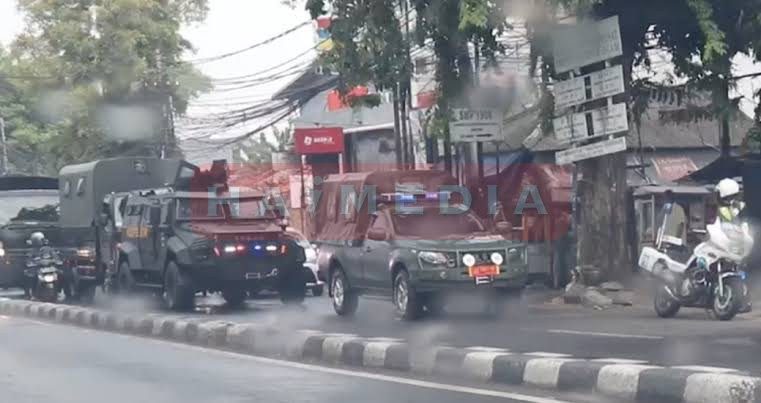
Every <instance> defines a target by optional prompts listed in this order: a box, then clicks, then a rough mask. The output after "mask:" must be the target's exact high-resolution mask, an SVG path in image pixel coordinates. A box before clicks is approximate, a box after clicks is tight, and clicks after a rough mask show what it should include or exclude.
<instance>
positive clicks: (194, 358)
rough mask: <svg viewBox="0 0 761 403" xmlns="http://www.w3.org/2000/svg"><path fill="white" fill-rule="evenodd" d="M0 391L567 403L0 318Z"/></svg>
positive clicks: (163, 399)
mask: <svg viewBox="0 0 761 403" xmlns="http://www.w3.org/2000/svg"><path fill="white" fill-rule="evenodd" d="M0 340H3V343H0V390H2V396H3V398H2V400H3V401H7V402H14V403H37V402H49V403H69V402H71V403H90V402H92V403H102V402H104V401H107V402H110V403H122V402H123V403H134V402H152V403H153V402H155V403H193V402H203V403H236V402H241V403H242V402H246V403H249V402H265V403H280V402H282V403H296V402H298V403H301V402H304V403H333V402H365V403H388V402H393V403H429V402H430V403H476V402H478V403H497V402H500V403H508V402H513V403H518V402H533V403H564V402H567V403H576V402H594V401H601V400H599V399H596V398H595V399H592V398H591V397H588V396H578V395H574V396H572V395H568V396H555V397H554V398H553V397H551V396H550V393H548V392H537V391H527V390H524V389H520V388H510V389H506V388H503V389H500V388H498V387H489V388H484V387H483V386H474V385H465V384H463V385H460V384H457V385H453V384H446V383H439V382H437V381H436V380H431V379H429V380H426V379H410V378H408V377H407V378H398V377H395V376H393V374H379V373H367V372H358V371H356V370H351V371H349V370H342V369H340V368H326V367H318V366H311V365H306V364H299V363H290V362H283V361H277V360H270V359H263V358H257V357H250V356H245V355H239V354H234V353H228V352H221V351H215V350H209V349H202V348H197V347H191V346H185V345H179V344H172V343H169V342H163V341H156V340H148V339H142V338H137V337H131V336H123V335H117V334H113V333H107V332H99V331H88V330H85V329H79V328H73V327H67V326H59V325H53V324H43V323H38V322H34V321H28V320H23V319H15V318H8V317H0Z"/></svg>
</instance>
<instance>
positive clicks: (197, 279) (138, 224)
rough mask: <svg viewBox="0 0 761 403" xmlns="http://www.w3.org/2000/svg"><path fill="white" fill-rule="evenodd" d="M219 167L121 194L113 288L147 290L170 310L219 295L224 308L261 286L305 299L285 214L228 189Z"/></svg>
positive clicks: (285, 297) (265, 200) (301, 259)
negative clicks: (203, 295) (209, 294)
mask: <svg viewBox="0 0 761 403" xmlns="http://www.w3.org/2000/svg"><path fill="white" fill-rule="evenodd" d="M223 165H224V162H218V163H217V164H216V167H215V166H213V167H212V169H211V170H210V171H205V172H201V171H197V172H196V174H195V175H194V177H193V179H192V180H190V181H188V180H180V181H178V183H177V184H176V185H175V186H172V187H164V188H158V189H146V190H140V191H134V192H129V193H128V194H126V195H124V196H125V199H123V200H125V202H123V203H120V210H121V212H122V213H123V216H122V218H121V219H122V225H121V237H120V240H119V244H118V246H117V262H118V265H117V266H116V267H115V271H113V272H112V273H110V274H112V276H113V278H112V281H113V283H114V285H115V287H114V289H115V290H118V292H120V293H129V292H133V291H135V290H138V289H141V290H153V291H154V292H156V293H157V294H160V295H162V297H163V299H164V302H165V303H166V305H167V307H169V308H170V309H174V310H188V309H192V308H193V307H194V306H195V303H194V302H195V295H196V293H198V292H221V293H222V295H223V297H224V298H225V300H226V301H227V303H228V306H239V305H241V304H242V303H243V302H244V301H245V298H246V296H247V294H248V292H249V291H252V290H257V289H264V288H266V289H273V290H277V291H278V292H279V294H280V298H281V300H282V301H283V302H284V303H300V302H302V301H303V300H304V296H305V293H306V279H307V277H306V276H305V270H308V269H306V268H305V267H304V263H305V260H306V259H305V254H304V250H303V248H302V247H300V246H299V245H298V244H297V242H296V241H294V240H292V239H290V237H288V236H287V235H286V233H285V228H286V225H287V222H286V220H285V219H284V215H283V214H281V213H280V212H278V208H277V207H276V206H275V205H274V202H273V200H272V199H270V198H269V197H268V196H266V195H265V194H264V193H262V192H255V191H251V190H245V189H237V188H229V187H228V186H227V183H226V175H225V173H224V168H223ZM220 171H221V174H220Z"/></svg>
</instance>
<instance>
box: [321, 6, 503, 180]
mask: <svg viewBox="0 0 761 403" xmlns="http://www.w3.org/2000/svg"><path fill="white" fill-rule="evenodd" d="M327 6H329V7H330V9H331V14H332V15H333V16H334V17H335V18H336V20H335V22H334V23H333V24H332V26H331V35H332V39H333V42H334V43H335V48H334V50H333V51H332V52H330V53H329V54H328V55H327V56H326V61H327V62H328V63H329V64H330V65H332V66H333V67H334V68H335V69H336V70H337V71H338V73H339V76H340V80H339V90H341V91H342V92H343V93H346V91H347V90H349V89H351V88H353V86H355V85H365V84H367V83H372V84H374V85H375V86H376V87H377V88H378V89H379V90H383V89H391V90H392V91H394V93H395V94H397V97H398V98H400V99H402V100H404V99H405V98H406V97H409V96H410V94H409V88H408V86H407V83H409V80H410V76H411V74H412V67H411V62H410V60H409V52H410V48H411V46H412V45H413V44H416V45H418V46H421V47H422V46H428V45H429V44H432V46H433V49H434V53H435V55H436V66H435V75H436V80H437V83H438V87H439V88H438V92H439V96H438V105H437V119H436V120H437V121H438V122H441V124H440V125H437V127H442V128H444V131H443V135H444V140H445V162H446V165H447V169H449V170H451V145H450V141H449V132H448V129H447V124H446V122H448V119H449V113H450V106H451V105H455V106H456V105H457V104H460V105H463V104H465V103H467V97H466V91H465V90H466V89H467V88H470V87H472V86H473V60H472V58H471V56H470V52H469V49H468V47H469V44H471V45H474V46H475V48H477V49H478V52H479V54H480V55H481V56H482V58H483V61H484V62H485V63H486V64H488V63H489V61H492V62H493V63H492V64H496V55H498V54H500V53H504V48H503V46H502V45H501V44H500V43H499V41H498V40H497V38H498V37H499V35H501V34H502V32H503V31H504V30H505V29H508V28H509V27H508V25H507V23H506V21H505V18H504V16H505V10H503V7H502V2H491V1H486V0H379V1H373V0H308V1H307V2H306V9H307V10H309V11H310V13H311V14H312V16H313V17H317V16H319V15H323V14H325V13H326V12H327V11H326V7H327ZM405 11H406V12H405ZM413 11H414V14H413ZM410 16H413V17H414V25H415V29H414V32H413V33H412V34H411V35H410V36H407V35H406V33H405V32H404V26H405V25H406V24H405V19H406V18H407V17H410ZM400 84H401V91H399V89H400ZM402 113H404V111H402Z"/></svg>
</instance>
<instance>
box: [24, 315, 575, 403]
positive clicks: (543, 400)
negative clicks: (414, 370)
mask: <svg viewBox="0 0 761 403" xmlns="http://www.w3.org/2000/svg"><path fill="white" fill-rule="evenodd" d="M26 320H27V321H30V322H34V323H37V324H41V325H46V326H56V327H58V326H61V325H60V324H55V323H48V322H41V321H36V320H29V319H26ZM67 327H68V326H67ZM69 328H70V329H76V330H80V331H81V330H84V329H81V328H76V327H69ZM112 335H114V336H117V337H122V338H125V339H133V340H141V341H143V342H148V343H156V344H163V345H168V346H171V347H174V348H177V349H186V350H193V351H197V352H203V353H207V354H216V355H220V356H225V357H228V358H235V359H239V360H248V361H253V362H256V363H259V364H270V365H279V366H281V367H286V368H294V369H300V370H304V371H313V372H322V373H326V374H333V375H343V376H349V377H354V378H362V379H370V380H374V381H380V382H388V383H396V384H400V385H408V386H416V387H419V388H425V389H434V390H443V391H447V392H457V393H463V394H468V395H476V396H488V397H496V398H500V399H506V400H511V399H512V400H517V401H519V402H526V403H572V402H569V401H566V400H557V399H554V398H550V397H541V396H531V395H524V394H522V393H512V392H503V391H500V390H493V389H483V388H475V387H469V386H460V385H450V384H446V383H439V382H431V381H422V380H417V379H410V378H401V377H398V376H393V375H383V374H374V373H370V372H362V371H358V370H357V369H354V370H346V369H338V368H331V367H323V366H320V365H313V364H303V363H300V362H293V361H286V360H279V359H276V358H265V357H257V356H253V355H246V354H240V353H235V352H231V351H223V350H215V349H212V348H206V347H200V346H192V345H189V344H182V343H177V342H172V341H171V340H159V339H151V338H146V337H140V336H133V335H128V334H121V333H112Z"/></svg>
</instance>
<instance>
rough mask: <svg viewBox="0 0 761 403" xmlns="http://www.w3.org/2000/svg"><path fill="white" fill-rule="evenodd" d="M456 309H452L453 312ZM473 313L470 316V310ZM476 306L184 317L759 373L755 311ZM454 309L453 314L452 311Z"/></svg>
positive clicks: (322, 308) (759, 315) (319, 305)
mask: <svg viewBox="0 0 761 403" xmlns="http://www.w3.org/2000/svg"><path fill="white" fill-rule="evenodd" d="M116 308H121V309H128V310H140V309H145V310H147V311H156V310H159V309H160V308H159V307H158V306H156V304H155V303H148V302H146V300H144V299H143V300H138V301H135V300H132V301H129V302H124V303H122V304H121V305H117V306H116ZM455 308H457V307H455ZM474 308H475V310H474ZM477 308H478V307H477V306H475V307H474V306H469V307H467V308H463V309H456V312H454V313H449V314H445V315H444V316H442V317H441V318H435V319H425V320H422V321H420V322H418V323H408V322H404V321H400V320H398V319H397V318H396V317H395V316H394V313H393V308H392V306H391V303H390V302H387V301H379V300H370V299H360V308H359V311H358V312H357V315H356V317H355V318H352V319H345V318H341V317H338V316H337V315H336V314H335V313H334V312H333V308H332V306H331V302H330V299H329V298H328V297H326V296H325V297H320V298H315V297H310V298H308V299H307V301H306V302H305V304H304V306H303V307H299V308H293V307H288V308H287V307H284V306H283V305H281V303H280V301H279V300H278V299H277V298H270V299H268V298H260V299H257V300H252V301H250V302H249V304H248V306H247V307H246V309H243V310H238V311H229V310H227V309H226V308H225V307H224V301H223V300H221V298H216V297H210V298H207V299H205V300H202V301H200V308H199V309H198V310H197V312H196V313H194V314H191V315H181V316H191V317H205V318H212V317H213V318H220V319H222V320H230V321H236V322H238V321H249V322H259V323H268V324H271V325H275V326H277V327H279V328H282V329H312V330H319V331H324V332H334V333H347V334H355V335H359V336H369V337H392V338H401V339H405V340H409V341H410V342H411V343H420V344H423V345H427V344H447V345H452V346H458V347H467V346H487V347H501V348H508V349H511V350H513V351H516V352H551V353H561V354H569V355H572V356H574V357H577V358H590V359H596V358H618V359H629V360H642V361H646V362H648V363H651V364H656V365H669V366H676V365H685V366H694V365H697V366H712V367H724V368H735V369H740V370H744V371H750V372H752V373H756V374H761V361H758V359H757V357H759V356H761V311H758V312H752V313H750V314H746V315H741V316H737V317H736V318H735V319H734V320H732V321H731V322H720V321H716V320H714V319H712V318H710V317H709V316H708V315H707V313H706V312H705V311H703V310H700V309H683V310H682V311H680V313H679V314H678V315H677V317H676V318H673V319H661V318H658V317H657V316H656V315H655V313H654V312H653V309H652V307H651V306H650V305H649V304H646V303H645V304H642V305H637V306H634V307H615V308H613V309H610V310H603V311H599V310H594V309H590V308H583V307H580V306H576V305H549V304H543V305H524V306H522V307H518V308H513V309H510V310H508V312H507V313H506V315H505V317H504V318H503V319H502V320H498V321H495V320H490V319H485V318H483V317H480V316H479V315H478V314H477V312H478V309H477ZM452 311H454V310H452Z"/></svg>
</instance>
